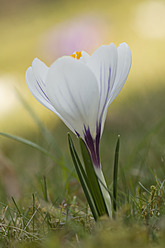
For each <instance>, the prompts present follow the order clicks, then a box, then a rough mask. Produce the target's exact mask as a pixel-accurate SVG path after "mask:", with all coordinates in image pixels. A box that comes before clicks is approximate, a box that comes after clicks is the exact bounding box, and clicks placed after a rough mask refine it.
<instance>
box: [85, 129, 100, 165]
mask: <svg viewBox="0 0 165 248" xmlns="http://www.w3.org/2000/svg"><path fill="white" fill-rule="evenodd" d="M99 137H100V134H99V133H98V134H97V135H96V140H94V139H93V138H92V135H91V133H90V129H89V127H88V128H86V127H85V125H84V139H85V143H86V145H87V147H88V150H89V153H90V156H91V159H92V163H93V165H94V166H96V167H97V168H99V167H100V157H99V141H100V138H99Z"/></svg>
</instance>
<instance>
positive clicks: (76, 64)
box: [26, 43, 132, 213]
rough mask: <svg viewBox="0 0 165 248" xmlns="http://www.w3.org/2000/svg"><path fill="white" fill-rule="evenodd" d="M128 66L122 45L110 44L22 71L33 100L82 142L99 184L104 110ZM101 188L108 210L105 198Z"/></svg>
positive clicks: (128, 54) (35, 62)
mask: <svg viewBox="0 0 165 248" xmlns="http://www.w3.org/2000/svg"><path fill="white" fill-rule="evenodd" d="M131 62H132V56H131V51H130V48H129V47H128V45H127V44H126V43H122V44H120V45H119V47H118V48H116V46H115V45H114V44H113V43H111V44H110V45H103V46H101V47H99V48H98V49H97V50H96V51H95V52H94V53H93V54H92V55H91V56H89V55H88V54H87V53H86V52H84V51H82V52H75V53H74V54H73V55H71V56H64V57H61V58H59V59H57V60H56V61H55V62H54V63H53V64H52V65H51V66H50V67H47V66H46V65H45V64H44V63H43V62H41V61H40V60H39V59H37V58H36V59H34V60H33V62H32V67H29V68H28V69H27V71H26V81H27V85H28V87H29V89H30V91H31V93H32V94H33V96H34V97H35V98H36V99H37V100H38V101H39V102H40V103H41V104H42V105H44V106H45V107H46V108H48V109H50V110H51V111H53V112H54V113H55V114H56V115H58V116H59V117H60V118H61V120H62V121H63V122H64V123H65V124H66V125H67V126H68V127H69V128H70V130H71V131H72V132H74V133H75V134H76V135H77V136H79V137H81V138H82V139H83V140H84V142H85V144H86V146H87V147H88V150H89V153H90V155H91V159H92V162H93V165H94V168H95V171H96V174H97V175H98V176H99V178H100V179H101V180H102V182H103V183H105V180H104V177H103V174H102V170H101V164H100V158H99V142H100V138H101V135H102V132H103V128H104V123H105V118H106V114H107V110H108V107H109V105H110V104H111V103H112V101H113V100H114V99H115V98H116V96H117V95H118V94H119V92H120V91H121V89H122V87H123V85H124V83H125V81H126V79H127V76H128V73H129V70H130V67H131ZM101 188H102V191H104V192H103V195H104V196H105V198H106V203H107V206H108V204H109V207H107V208H110V198H109V194H108V193H107V192H106V190H105V189H104V187H101ZM110 212H111V211H110V210H109V213H110Z"/></svg>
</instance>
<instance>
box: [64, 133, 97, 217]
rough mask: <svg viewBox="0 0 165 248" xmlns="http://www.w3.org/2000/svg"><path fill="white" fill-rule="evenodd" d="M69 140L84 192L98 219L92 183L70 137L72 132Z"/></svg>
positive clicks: (94, 215)
mask: <svg viewBox="0 0 165 248" xmlns="http://www.w3.org/2000/svg"><path fill="white" fill-rule="evenodd" d="M68 141H69V148H70V153H71V156H72V160H73V163H74V166H75V169H76V172H77V175H78V177H79V180H80V183H81V186H82V188H83V191H84V194H85V196H86V199H87V201H88V204H89V207H90V209H91V211H92V214H93V217H94V219H95V220H97V218H98V212H97V209H96V206H95V203H94V201H93V198H92V195H91V189H90V184H89V181H88V178H87V176H86V173H85V171H84V168H83V166H82V164H81V162H80V159H79V157H78V155H77V152H76V150H75V147H74V144H73V141H72V139H71V137H70V134H68Z"/></svg>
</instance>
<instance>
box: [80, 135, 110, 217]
mask: <svg viewBox="0 0 165 248" xmlns="http://www.w3.org/2000/svg"><path fill="white" fill-rule="evenodd" d="M79 140H80V147H81V152H82V157H83V160H84V165H85V170H86V174H87V177H88V180H89V184H90V189H91V194H92V196H93V199H94V202H95V205H96V207H97V210H98V213H99V216H102V215H104V214H107V215H108V211H107V208H106V204H105V201H104V197H103V194H102V191H101V188H100V184H99V181H98V179H97V176H96V173H95V170H94V168H93V164H92V161H91V158H90V155H89V152H88V150H87V147H86V145H85V143H84V141H83V140H82V139H81V138H80V139H79Z"/></svg>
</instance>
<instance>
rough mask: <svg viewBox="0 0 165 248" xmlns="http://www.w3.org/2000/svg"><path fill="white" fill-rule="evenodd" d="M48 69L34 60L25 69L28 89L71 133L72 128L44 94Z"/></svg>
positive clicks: (37, 60)
mask: <svg viewBox="0 0 165 248" xmlns="http://www.w3.org/2000/svg"><path fill="white" fill-rule="evenodd" d="M48 69H49V68H48V67H47V66H46V65H45V64H44V63H43V62H42V61H40V60H39V59H34V60H33V63H32V67H29V68H28V69H27V71H26V75H25V77H26V82H27V85H28V88H29V90H30V91H31V93H32V95H33V96H34V97H35V98H36V100H37V101H39V102H40V103H41V104H42V105H43V106H45V107H46V108H48V109H49V110H51V111H53V112H54V113H55V114H56V115H57V116H59V118H61V119H62V120H63V122H64V123H65V124H66V125H67V126H68V127H69V128H70V129H71V131H72V132H74V130H73V129H72V127H71V126H69V124H68V123H67V122H66V121H65V120H64V119H63V118H62V116H61V115H60V114H59V113H58V112H57V111H56V109H55V108H54V107H53V106H52V104H51V102H50V100H49V98H48V96H47V94H46V84H45V77H46V75H47V72H48ZM39 73H40V74H39Z"/></svg>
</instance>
